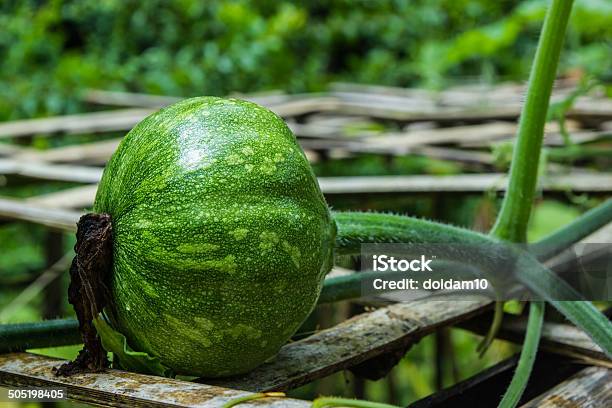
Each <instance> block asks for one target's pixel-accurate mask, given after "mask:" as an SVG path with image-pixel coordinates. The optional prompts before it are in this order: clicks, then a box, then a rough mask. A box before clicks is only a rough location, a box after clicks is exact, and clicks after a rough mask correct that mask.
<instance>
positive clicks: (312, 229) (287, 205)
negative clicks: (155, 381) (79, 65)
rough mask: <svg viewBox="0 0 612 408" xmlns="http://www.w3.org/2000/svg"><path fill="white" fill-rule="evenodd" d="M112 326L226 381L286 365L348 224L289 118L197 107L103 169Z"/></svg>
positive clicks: (99, 207)
mask: <svg viewBox="0 0 612 408" xmlns="http://www.w3.org/2000/svg"><path fill="white" fill-rule="evenodd" d="M94 212H97V213H108V214H110V215H111V219H112V226H113V271H112V277H111V280H110V282H111V303H112V304H111V306H110V310H109V312H110V313H109V315H110V317H111V323H112V325H113V327H114V328H115V330H117V331H119V332H120V333H122V334H123V335H125V336H126V338H127V341H128V344H129V345H130V346H131V347H132V348H133V349H134V350H137V351H144V352H147V353H149V354H150V355H152V356H157V357H158V358H159V359H160V360H161V362H162V363H163V364H164V365H166V366H168V367H170V368H172V369H173V370H174V371H175V372H177V373H179V374H188V375H197V376H204V377H222V376H229V375H235V374H240V373H244V372H247V371H249V370H251V369H253V368H255V367H256V366H258V365H259V364H261V363H263V362H264V361H266V360H267V359H270V358H271V357H273V356H274V355H275V354H276V353H277V351H278V350H279V348H280V347H281V346H282V345H283V344H285V342H286V341H287V340H288V339H289V338H290V337H291V335H293V334H294V333H295V331H296V330H297V329H298V328H299V326H300V324H301V323H302V322H303V321H304V319H305V318H306V317H307V316H308V315H309V313H310V312H311V311H312V309H313V308H314V306H315V304H316V301H317V298H318V296H319V293H320V290H321V286H322V281H323V278H324V276H325V274H326V273H327V272H329V270H330V269H331V265H332V260H333V255H332V251H333V242H334V238H335V233H336V226H335V223H334V221H333V219H332V217H331V214H330V211H329V209H328V206H327V204H326V203H325V200H324V198H323V195H322V194H321V191H320V189H319V186H318V183H317V180H316V177H315V175H314V173H313V172H312V169H311V167H310V164H309V163H308V161H307V159H306V157H305V155H304V153H303V151H302V150H301V148H300V146H299V145H298V144H297V142H296V139H295V137H294V136H293V134H292V133H291V131H290V130H289V128H288V127H287V125H286V124H285V123H284V121H283V120H282V119H281V118H279V117H278V116H277V115H275V114H274V113H272V112H271V111H269V110H267V109H265V108H263V107H260V106H258V105H256V104H254V103H251V102H246V101H242V100H237V99H221V98H215V97H200V98H193V99H187V100H184V101H181V102H178V103H176V104H174V105H171V106H169V107H167V108H165V109H162V110H161V111H159V112H157V113H154V114H152V115H151V116H149V117H147V118H146V119H144V120H143V121H142V122H140V123H139V124H138V125H136V127H134V128H133V129H132V130H131V131H130V132H129V133H128V134H127V136H126V137H125V138H124V140H123V141H122V142H121V144H120V145H119V147H118V149H117V151H116V152H115V153H114V155H113V156H112V158H111V159H110V161H109V163H108V165H107V166H106V168H105V170H104V174H103V177H102V180H101V182H100V186H99V188H98V192H97V195H96V200H95V204H94Z"/></svg>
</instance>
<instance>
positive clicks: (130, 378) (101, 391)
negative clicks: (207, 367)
mask: <svg viewBox="0 0 612 408" xmlns="http://www.w3.org/2000/svg"><path fill="white" fill-rule="evenodd" d="M62 363H64V360H58V359H53V358H49V357H43V356H38V355H34V354H28V353H11V354H2V355H0V385H2V386H6V387H24V386H29V387H64V388H66V391H67V393H68V397H69V398H70V399H71V400H74V401H79V402H84V403H90V404H96V405H103V406H111V407H130V408H131V407H206V408H209V407H210V408H213V407H221V406H222V405H223V404H225V403H227V402H229V401H231V400H233V399H236V398H240V397H244V396H247V395H249V394H250V393H248V392H245V391H238V390H230V389H225V388H221V387H218V386H211V385H205V384H198V383H193V382H187V381H180V380H174V379H169V378H162V377H153V376H147V375H142V374H135V373H130V372H126V371H119V370H107V371H106V372H104V373H97V374H76V375H73V376H71V377H57V376H55V374H54V373H53V371H52V370H53V368H56V367H58V366H59V365H60V364H62ZM240 406H241V407H242V406H244V407H251V408H254V407H259V406H270V407H288V408H305V407H308V406H310V404H309V403H308V402H307V401H302V400H296V399H291V398H265V399H259V400H255V401H251V402H245V403H243V404H241V405H240Z"/></svg>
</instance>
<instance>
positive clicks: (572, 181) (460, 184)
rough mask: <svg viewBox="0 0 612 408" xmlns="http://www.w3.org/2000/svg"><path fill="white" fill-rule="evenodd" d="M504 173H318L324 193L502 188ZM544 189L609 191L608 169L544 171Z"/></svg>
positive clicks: (611, 185)
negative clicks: (397, 174) (593, 171)
mask: <svg viewBox="0 0 612 408" xmlns="http://www.w3.org/2000/svg"><path fill="white" fill-rule="evenodd" d="M506 180H507V178H506V175H505V174H495V173H494V174H460V175H452V176H429V175H422V176H421V175H419V176H375V177H373V176H368V177H320V178H319V184H320V185H321V190H322V191H323V192H324V193H327V194H360V193H432V192H483V191H489V190H496V191H503V190H505V188H506V185H507V182H506ZM540 188H542V189H543V190H544V191H568V190H571V191H576V192H578V191H582V192H609V191H612V173H595V174H569V175H547V176H546V177H545V178H544V179H543V180H542V182H541V185H540Z"/></svg>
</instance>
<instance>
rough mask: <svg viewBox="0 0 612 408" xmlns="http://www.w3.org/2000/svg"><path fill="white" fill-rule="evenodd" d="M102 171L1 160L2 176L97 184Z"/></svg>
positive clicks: (71, 166) (90, 168)
mask: <svg viewBox="0 0 612 408" xmlns="http://www.w3.org/2000/svg"><path fill="white" fill-rule="evenodd" d="M102 171H103V169H101V168H98V167H87V166H73V165H65V164H47V163H38V162H36V161H21V160H9V159H0V174H14V175H19V176H23V177H31V178H36V179H42V180H56V181H68V182H75V183H97V182H98V181H100V178H101V177H102Z"/></svg>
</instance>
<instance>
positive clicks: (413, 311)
mask: <svg viewBox="0 0 612 408" xmlns="http://www.w3.org/2000/svg"><path fill="white" fill-rule="evenodd" d="M490 304H491V301H490V300H488V299H484V298H483V299H482V300H469V301H468V300H457V301H449V299H446V300H443V301H440V300H427V301H419V302H406V303H399V304H395V305H391V306H388V307H385V308H382V309H378V310H376V311H374V312H371V313H364V314H361V315H358V316H355V317H353V318H352V319H349V320H347V321H345V322H343V323H340V324H339V325H337V326H334V327H332V328H330V329H327V330H323V331H320V332H318V333H316V334H313V335H312V336H310V337H307V338H305V339H303V340H299V341H296V342H294V343H290V344H287V345H286V346H284V347H283V348H281V350H280V352H279V353H278V355H277V356H276V358H275V359H274V360H273V361H270V362H268V363H265V364H264V365H262V366H260V367H259V368H257V369H255V370H254V371H252V372H251V373H249V374H246V375H244V376H241V377H237V378H230V379H223V380H214V381H211V383H213V384H218V385H221V386H224V387H228V388H234V389H242V390H248V391H268V390H288V389H292V388H296V387H299V386H300V385H303V384H306V383H308V382H310V381H312V380H314V379H317V378H321V377H325V376H327V375H330V374H332V373H335V372H337V371H341V370H343V369H345V368H348V367H352V366H354V365H356V364H359V363H362V362H364V361H366V360H369V359H371V358H373V357H376V356H379V355H381V354H384V353H387V352H390V351H394V350H398V349H402V348H407V347H409V346H410V345H412V344H414V343H416V342H418V341H419V340H420V339H421V338H422V337H423V336H425V335H427V334H429V333H431V332H433V331H434V330H436V329H437V328H439V327H443V326H449V325H452V324H455V323H457V322H459V321H462V320H465V319H469V318H470V317H473V316H475V315H476V314H479V313H483V312H484V311H485V310H486V308H487V306H489V305H490ZM203 381H207V382H208V380H203Z"/></svg>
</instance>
